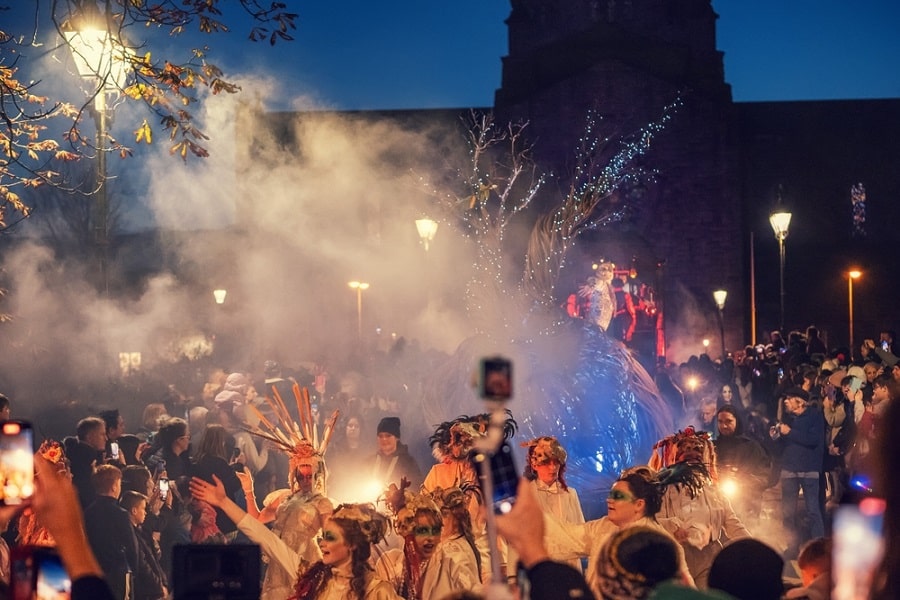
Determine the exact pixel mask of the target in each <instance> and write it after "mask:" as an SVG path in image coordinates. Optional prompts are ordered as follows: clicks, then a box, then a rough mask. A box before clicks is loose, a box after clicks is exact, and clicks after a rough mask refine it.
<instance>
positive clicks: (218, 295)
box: [213, 288, 228, 304]
mask: <svg viewBox="0 0 900 600" xmlns="http://www.w3.org/2000/svg"><path fill="white" fill-rule="evenodd" d="M227 295H228V290H224V289H222V288H219V289H217V290H213V298H215V299H216V304H225V296H227Z"/></svg>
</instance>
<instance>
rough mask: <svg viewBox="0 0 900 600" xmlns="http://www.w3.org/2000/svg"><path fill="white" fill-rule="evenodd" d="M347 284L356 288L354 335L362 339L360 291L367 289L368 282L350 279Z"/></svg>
mask: <svg viewBox="0 0 900 600" xmlns="http://www.w3.org/2000/svg"><path fill="white" fill-rule="evenodd" d="M347 285H349V286H350V287H351V288H353V289H354V290H356V335H357V336H358V337H359V340H360V341H362V293H363V290H367V289H369V284H368V283H365V282H363V281H351V282H349V283H348V284H347Z"/></svg>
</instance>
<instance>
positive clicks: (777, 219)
mask: <svg viewBox="0 0 900 600" xmlns="http://www.w3.org/2000/svg"><path fill="white" fill-rule="evenodd" d="M769 223H771V224H772V231H774V232H775V239H776V240H778V256H779V270H778V273H779V275H780V279H779V281H780V289H781V319H780V320H779V329H780V331H784V240H785V238H786V237H787V236H788V227H790V226H791V213H789V212H783V211H779V212H776V213H772V214H771V215H770V216H769Z"/></svg>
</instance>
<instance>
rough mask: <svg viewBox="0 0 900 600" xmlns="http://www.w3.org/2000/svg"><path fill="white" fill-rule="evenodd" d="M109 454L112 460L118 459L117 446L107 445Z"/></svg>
mask: <svg viewBox="0 0 900 600" xmlns="http://www.w3.org/2000/svg"><path fill="white" fill-rule="evenodd" d="M109 453H110V454H111V455H112V457H113V458H114V459H118V458H119V445H118V444H117V443H115V442H110V443H109Z"/></svg>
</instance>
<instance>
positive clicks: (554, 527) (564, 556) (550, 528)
mask: <svg viewBox="0 0 900 600" xmlns="http://www.w3.org/2000/svg"><path fill="white" fill-rule="evenodd" d="M637 526H643V527H650V528H653V529H656V530H658V531H659V532H660V533H662V534H664V535H665V536H666V537H669V538H671V539H672V541H673V542H675V545H676V546H678V549H679V551H678V558H679V561H678V562H679V563H680V564H681V570H682V572H683V573H684V574H685V576H686V577H687V578H690V571H689V570H688V566H687V562H686V560H685V556H684V550H682V549H681V546H680V545H679V544H678V542H677V541H675V538H674V537H672V535H671V534H670V533H669V532H668V531H666V530H665V528H664V527H663V526H662V525H661V524H660V523H658V522H657V521H656V520H654V519H652V518H650V517H641V518H640V519H638V520H636V521H634V522H632V523H627V524H626V525H625V527H624V528H628V527H637ZM544 527H545V531H546V533H545V539H546V540H549V542H548V543H547V552H548V553H549V554H550V556H553V555H554V554H555V555H556V556H559V558H558V559H556V560H562V561H566V562H568V561H569V560H572V559H573V558H577V557H584V556H587V557H588V564H587V572H586V573H585V579H587V582H588V585H591V586H593V585H594V578H595V577H596V572H597V568H596V566H597V561H598V559H599V557H600V550H601V549H602V548H603V546H604V544H606V542H607V541H608V540H609V538H611V537H612V536H613V535H614V534H615V533H616V532H618V531H620V530H621V529H623V527H619V526H618V525H616V524H615V523H613V522H612V521H610V520H609V518H608V517H600V518H599V519H594V520H593V521H588V522H586V523H581V524H578V525H576V524H572V523H563V522H561V521H559V520H557V519H556V518H554V517H552V516H550V515H546V514H545V516H544Z"/></svg>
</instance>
